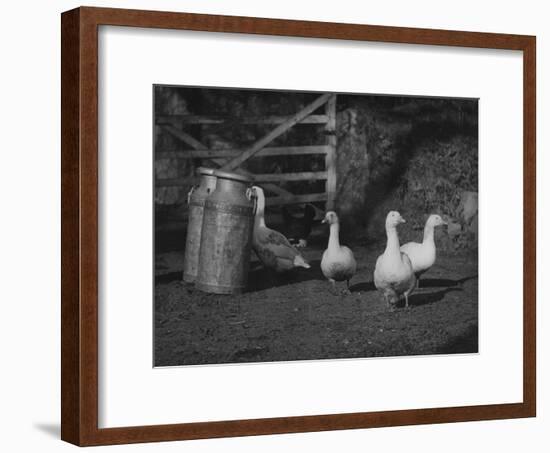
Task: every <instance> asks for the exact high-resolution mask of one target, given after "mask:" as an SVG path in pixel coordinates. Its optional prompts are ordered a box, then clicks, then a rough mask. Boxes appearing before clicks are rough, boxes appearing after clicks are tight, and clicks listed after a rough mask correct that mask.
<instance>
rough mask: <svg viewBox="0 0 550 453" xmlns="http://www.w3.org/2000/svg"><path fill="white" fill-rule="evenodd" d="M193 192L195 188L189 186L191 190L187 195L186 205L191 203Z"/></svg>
mask: <svg viewBox="0 0 550 453" xmlns="http://www.w3.org/2000/svg"><path fill="white" fill-rule="evenodd" d="M194 191H195V186H191V190H189V192H188V193H187V204H189V203H190V202H191V195H193V192H194Z"/></svg>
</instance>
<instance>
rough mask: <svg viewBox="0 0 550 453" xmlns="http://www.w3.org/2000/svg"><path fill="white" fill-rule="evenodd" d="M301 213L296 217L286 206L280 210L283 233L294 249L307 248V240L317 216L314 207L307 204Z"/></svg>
mask: <svg viewBox="0 0 550 453" xmlns="http://www.w3.org/2000/svg"><path fill="white" fill-rule="evenodd" d="M302 211H303V212H301V213H300V214H301V215H300V214H298V215H296V214H295V213H294V212H292V211H291V210H290V209H289V208H288V207H286V206H283V207H282V209H281V212H282V214H283V222H284V228H283V233H284V234H285V236H286V237H287V238H288V240H289V242H290V243H291V244H292V245H294V246H295V247H296V248H305V247H307V240H308V237H309V235H310V234H311V229H312V227H313V223H314V222H315V216H316V215H317V211H316V210H315V206H313V205H312V204H309V203H308V204H306V205H305V206H304V207H303V209H302Z"/></svg>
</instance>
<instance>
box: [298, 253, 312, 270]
mask: <svg viewBox="0 0 550 453" xmlns="http://www.w3.org/2000/svg"><path fill="white" fill-rule="evenodd" d="M294 266H295V267H305V268H306V269H309V268H310V267H311V266H310V265H309V264H308V262H307V261H306V260H305V259H304V257H303V256H302V255H296V256H295V257H294Z"/></svg>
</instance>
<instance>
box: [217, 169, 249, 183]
mask: <svg viewBox="0 0 550 453" xmlns="http://www.w3.org/2000/svg"><path fill="white" fill-rule="evenodd" d="M214 176H216V177H218V178H223V179H233V180H234V181H241V182H245V183H251V182H252V178H250V177H249V176H244V175H240V174H239V173H231V172H229V171H223V170H214Z"/></svg>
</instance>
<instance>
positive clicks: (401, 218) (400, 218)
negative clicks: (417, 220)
mask: <svg viewBox="0 0 550 453" xmlns="http://www.w3.org/2000/svg"><path fill="white" fill-rule="evenodd" d="M399 223H407V221H406V220H405V219H404V218H403V217H399Z"/></svg>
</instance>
